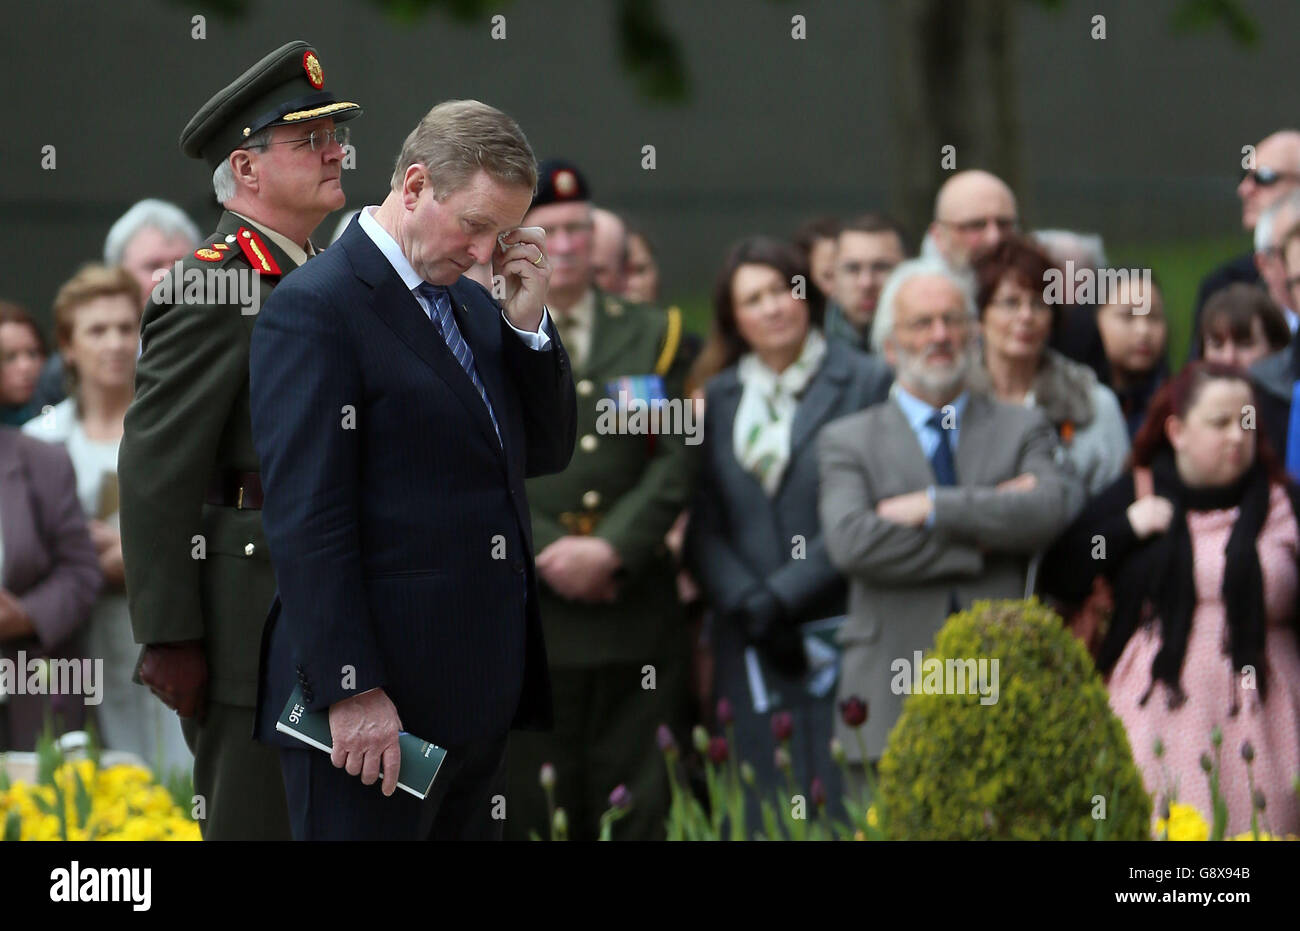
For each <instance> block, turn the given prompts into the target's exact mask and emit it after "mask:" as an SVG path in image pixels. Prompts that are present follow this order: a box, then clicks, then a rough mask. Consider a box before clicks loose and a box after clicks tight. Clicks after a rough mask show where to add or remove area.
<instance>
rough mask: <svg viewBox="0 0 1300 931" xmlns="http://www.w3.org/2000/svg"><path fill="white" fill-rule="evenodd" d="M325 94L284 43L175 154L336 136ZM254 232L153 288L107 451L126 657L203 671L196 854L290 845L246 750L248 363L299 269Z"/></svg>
mask: <svg viewBox="0 0 1300 931" xmlns="http://www.w3.org/2000/svg"><path fill="white" fill-rule="evenodd" d="M324 85H325V70H324V68H323V67H322V65H321V61H320V57H319V55H318V54H317V52H316V50H315V49H314V48H312V46H311V45H310V44H309V43H307V42H303V41H301V40H298V41H294V42H288V43H285V44H284V45H282V46H280V47H279V48H277V49H276V50H275V51H273V52H270V53H269V54H267V55H265V56H263V57H262V59H261V60H259V61H258V62H257V63H256V64H254V65H253V66H252V67H250V68H248V69H247V70H245V71H244V72H243V73H242V74H240V75H239V77H237V78H236V79H235V80H234V81H232V82H231V83H230V84H228V85H226V86H225V87H223V88H221V89H220V90H218V91H217V92H216V93H215V94H213V95H212V96H211V97H210V98H209V99H208V100H207V102H206V103H204V104H203V106H202V107H200V108H199V110H198V111H197V112H196V113H195V114H194V116H193V117H191V119H190V121H189V123H188V124H187V125H186V126H185V129H184V130H182V131H181V137H180V147H181V151H182V152H183V153H184V154H185V155H187V156H189V157H190V158H198V159H203V160H204V161H205V162H206V163H207V165H208V168H209V170H213V169H215V168H217V167H218V166H219V165H221V164H223V163H225V162H227V161H228V159H229V157H230V154H231V153H232V152H233V151H234V150H235V149H237V148H239V147H241V146H246V145H247V142H248V141H249V140H252V139H256V137H257V135H258V133H259V132H261V131H262V130H264V129H269V128H270V127H273V126H304V127H305V126H308V125H310V124H311V123H312V121H313V120H316V119H320V118H324V117H327V116H328V117H330V118H332V119H333V120H334V122H335V123H336V124H337V123H342V122H345V121H347V120H350V119H352V118H353V117H355V116H357V115H359V114H360V113H361V107H360V106H359V105H357V104H355V103H352V102H350V101H341V100H337V99H336V98H335V97H334V94H333V93H332V92H331V91H327V90H325V89H324ZM332 139H333V137H331V141H332ZM291 141H293V142H296V143H298V145H299V146H300V147H301V146H302V145H303V144H306V145H310V147H311V151H313V152H315V151H316V148H317V144H318V143H317V141H316V136H315V131H313V133H312V134H311V135H308V136H307V137H306V138H305V139H298V140H291ZM322 141H323V140H322ZM324 144H326V145H328V144H329V142H325V143H324ZM255 219H256V217H255V216H254V217H253V218H247V217H241V216H239V215H237V214H234V213H231V212H229V211H227V212H226V213H224V214H223V215H222V217H221V221H220V223H219V224H218V225H217V230H216V232H215V233H213V234H212V236H211V237H210V238H208V239H207V240H204V241H203V242H201V243H200V244H199V248H197V249H195V250H194V253H193V255H191V256H189V257H187V258H186V259H185V260H184V262H183V263H182V264H181V265H180V267H179V269H173V271H172V272H171V273H170V278H169V279H164V281H163V282H162V283H161V288H155V290H154V295H153V300H152V301H151V302H150V304H149V306H148V307H147V308H145V312H144V319H143V320H142V321H141V345H142V349H143V354H142V355H141V357H140V361H139V363H138V364H137V366H136V380H135V399H134V401H132V403H131V406H130V408H129V409H128V410H127V412H126V424H125V432H124V433H123V436H122V443H121V446H120V447H119V451H118V482H119V485H120V490H121V520H122V556H123V560H124V563H125V568H126V594H127V600H128V602H129V604H130V608H131V626H132V628H133V630H134V633H135V639H136V642H137V643H142V644H146V645H148V644H163V643H183V642H187V641H196V640H197V641H201V642H202V644H203V649H204V655H205V658H206V661H207V668H208V683H207V704H206V706H205V707H206V715H205V716H204V719H203V722H202V723H199V721H198V720H196V719H182V720H181V726H182V729H183V730H184V732H185V739H186V741H187V742H188V743H189V746H190V749H191V750H192V751H193V752H194V792H195V794H196V795H197V796H199V797H200V800H199V801H198V802H197V803H196V805H195V808H196V809H199V806H200V805H201V806H202V807H201V810H195V811H194V812H193V813H194V815H195V817H197V818H199V819H200V820H199V825H200V828H201V830H202V832H203V838H204V840H260V839H265V840H290V839H291V834H290V831H289V816H288V812H287V809H286V805H285V798H284V782H283V780H282V778H281V775H280V761H279V755H278V753H277V752H276V751H275V750H274V749H273V748H271V747H269V746H266V745H264V744H259V743H255V742H254V741H253V718H254V711H255V708H256V704H257V681H258V662H259V660H260V654H261V645H262V626H263V622H264V621H265V620H266V614H267V610H268V609H269V608H270V606H271V601H272V599H273V598H274V595H275V574H274V572H273V570H272V568H271V560H270V553H269V552H268V550H267V545H266V538H265V537H264V536H263V534H262V519H261V511H260V507H261V495H262V491H261V477H260V474H259V469H258V460H257V453H256V451H255V450H254V448H253V437H252V425H251V423H250V416H249V406H248V349H249V338H250V336H251V335H252V332H253V324H254V322H255V321H256V320H257V311H258V310H259V309H260V308H261V306H262V305H263V304H264V303H266V299H267V298H268V297H269V296H270V294H271V289H272V288H274V287H275V286H276V284H277V283H278V282H279V280H280V278H281V276H282V275H287V274H288V273H289V272H291V271H292V270H293V269H294V268H296V267H297V266H298V264H299V263H300V262H302V261H305V260H306V258H307V255H306V253H305V252H304V251H303V250H302V248H301V247H300V246H298V245H295V244H294V242H293V241H291V240H290V239H289V238H288V237H285V236H283V235H281V234H280V233H277V232H274V231H273V230H271V229H269V228H267V227H264V226H259V225H258V224H257V223H256V222H254V221H255ZM277 240H279V241H278V242H277ZM309 248H310V247H309ZM286 250H288V251H286ZM178 278H179V280H177V279H178ZM169 286H170V287H169ZM164 292H169V293H164ZM254 295H255V297H254ZM137 681H138V673H137Z"/></svg>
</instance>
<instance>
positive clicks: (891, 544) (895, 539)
mask: <svg viewBox="0 0 1300 931" xmlns="http://www.w3.org/2000/svg"><path fill="white" fill-rule="evenodd" d="M1056 444H1057V438H1056V434H1055V432H1054V431H1053V430H1052V428H1051V425H1050V424H1049V423H1048V422H1047V419H1046V418H1045V417H1044V416H1043V414H1042V412H1040V411H1038V410H1035V409H1030V408H1025V407H1018V406H1016V407H1013V406H1011V405H1007V404H1001V403H998V402H996V401H993V400H991V399H989V398H987V397H985V396H983V395H978V394H972V395H971V398H970V403H969V404H968V405H967V407H966V413H965V417H964V419H963V420H962V423H961V425H960V433H959V436H958V446H957V449H956V453H955V458H956V465H957V477H958V484H957V485H955V486H950V487H937V488H936V489H935V500H934V525H933V527H931V528H916V527H904V526H900V525H898V524H893V523H890V522H888V521H885V520H882V519H881V518H879V517H877V516H876V511H875V508H876V504H877V503H878V502H879V501H881V500H882V499H884V498H890V497H893V496H895V495H901V494H905V493H907V492H913V491H919V490H923V489H925V488H927V487H928V486H930V485H933V484H934V483H935V479H934V474H933V471H932V470H931V468H930V463H929V461H928V460H927V459H926V458H925V455H924V453H922V451H921V445H920V442H919V441H918V440H917V438H916V434H915V433H913V432H912V428H911V426H910V425H909V424H908V423H907V419H906V418H905V417H904V416H903V412H902V409H901V408H900V407H899V406H898V404H897V403H896V402H895V401H893V400H892V399H891V400H888V401H886V402H884V403H883V404H877V405H876V406H874V407H872V408H869V409H868V410H865V411H863V412H861V413H859V414H854V415H852V416H849V417H845V418H842V419H840V420H837V421H835V422H834V423H831V424H828V425H827V426H826V428H825V429H824V430H823V431H822V433H821V437H820V439H819V443H818V458H819V461H820V466H821V497H820V512H821V522H822V529H823V532H824V533H825V535H826V547H827V552H828V553H829V554H830V558H831V561H832V562H833V563H834V564H835V565H836V566H837V567H838V568H839V569H840V570H841V571H842V572H844V573H845V575H847V576H848V578H849V618H848V621H847V622H846V623H845V625H844V628H843V629H842V630H841V633H840V639H841V641H842V642H843V644H844V647H845V653H844V658H843V666H842V671H841V675H840V686H839V689H840V697H841V699H843V698H846V697H848V696H849V695H857V696H859V697H861V698H864V699H866V700H867V702H868V704H869V708H870V717H869V719H868V722H867V725H866V730H865V734H866V739H867V753H868V755H869V756H870V757H871V758H873V759H876V758H878V757H879V756H880V753H881V751H882V749H883V748H884V744H885V739H886V737H887V736H888V734H889V731H890V729H891V728H892V727H893V725H894V722H895V721H896V720H897V719H898V715H899V714H900V713H901V711H902V707H903V698H904V697H905V696H904V695H902V694H897V695H896V694H894V692H893V691H892V690H891V687H890V683H891V680H892V679H893V678H894V676H895V673H894V671H893V669H892V667H893V663H894V660H896V659H905V660H907V661H908V663H909V664H910V663H911V662H912V659H913V651H914V650H922V651H925V650H929V649H931V648H932V647H933V645H934V635H935V634H936V633H937V632H938V630H939V628H940V627H941V626H942V625H943V622H944V621H945V620H946V619H947V617H948V611H949V608H950V605H951V599H952V597H953V596H954V595H955V596H956V599H957V602H958V604H959V605H960V606H961V607H962V608H963V609H964V608H968V607H970V605H971V604H972V603H973V602H975V601H977V600H980V599H986V598H1020V597H1022V596H1023V595H1024V594H1025V587H1026V571H1027V569H1028V565H1029V562H1030V559H1031V557H1032V556H1033V555H1034V554H1035V553H1037V552H1039V551H1040V550H1043V549H1045V548H1046V547H1047V545H1048V544H1050V543H1051V542H1052V540H1053V539H1054V538H1055V537H1056V536H1057V534H1059V533H1060V531H1061V530H1063V529H1064V528H1065V526H1066V524H1067V523H1068V521H1069V516H1070V515H1071V514H1073V513H1075V512H1076V511H1077V510H1078V508H1079V507H1080V506H1081V504H1082V498H1083V489H1082V487H1081V486H1080V485H1079V483H1078V482H1077V480H1076V479H1075V478H1073V477H1072V475H1069V474H1065V473H1063V472H1062V471H1061V470H1060V469H1059V468H1058V467H1057V465H1056V462H1055V458H1054V455H1053V453H1054V450H1055V448H1056ZM1024 472H1032V473H1033V474H1034V475H1035V476H1036V477H1037V479H1038V485H1037V487H1036V488H1035V489H1034V490H1033V491H1028V492H999V491H997V490H996V487H995V486H996V485H997V484H998V483H999V482H1003V481H1006V480H1007V479H1011V478H1015V477H1016V476H1017V475H1020V474H1021V473H1024ZM836 729H837V731H836V733H837V736H838V737H839V738H840V740H841V742H842V743H843V744H844V747H845V750H846V751H847V752H848V754H849V756H850V757H851V758H854V759H857V758H858V757H860V753H859V751H858V744H857V740H856V738H855V737H854V735H853V734H852V733H851V732H850V731H848V729H846V728H845V727H844V726H843V724H842V723H841V722H839V721H838V720H837V722H836Z"/></svg>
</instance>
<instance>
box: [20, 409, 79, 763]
mask: <svg viewBox="0 0 1300 931" xmlns="http://www.w3.org/2000/svg"><path fill="white" fill-rule="evenodd" d="M0 534H3V540H4V576H3V585H4V588H5V589H6V590H7V591H9V592H10V593H11V594H12V595H13V596H14V597H15V598H17V599H18V601H19V602H21V603H22V606H23V610H24V611H26V612H27V616H28V617H29V618H31V621H32V626H33V627H34V628H35V635H34V636H32V637H25V638H21V639H18V640H8V641H5V642H3V643H0V657H3V658H5V659H8V660H11V661H12V660H16V659H17V656H18V653H19V652H20V651H21V652H22V653H23V654H25V657H26V658H27V659H35V658H37V657H46V658H50V659H72V658H74V657H82V656H84V652H83V651H82V650H81V649H80V639H79V638H78V637H77V636H76V635H77V633H78V631H79V630H80V628H81V627H82V626H83V625H84V624H85V623H86V621H87V620H89V618H90V609H91V607H92V606H93V605H94V603H95V597H96V596H97V595H98V594H99V588H100V585H101V583H102V577H101V575H100V572H99V558H98V556H97V555H96V554H95V547H94V544H92V543H91V541H90V535H89V533H88V532H87V531H86V518H85V515H84V514H82V511H81V502H80V501H78V500H77V481H76V476H75V474H74V473H73V471H72V460H70V459H69V458H68V453H67V451H66V450H65V449H64V448H63V447H62V446H55V445H52V444H50V443H43V442H41V441H40V440H37V439H33V438H32V437H29V436H27V435H25V434H23V433H21V432H20V431H18V430H16V429H13V428H10V427H5V428H2V429H0ZM18 674H19V675H21V676H23V677H24V678H25V677H26V671H25V670H18ZM98 684H99V685H102V682H101V683H98ZM52 712H53V713H55V714H57V715H59V716H60V719H61V722H62V724H63V725H64V727H63V728H62V729H75V728H77V727H80V726H81V723H82V721H83V720H84V718H85V700H84V696H80V695H57V696H46V695H39V694H38V695H31V694H21V695H19V694H15V695H10V696H8V698H7V701H6V702H5V703H4V704H0V717H3V718H4V721H3V723H4V725H5V726H4V727H0V741H2V740H3V732H4V731H8V739H9V743H10V747H9V749H17V750H31V749H33V748H34V746H35V744H36V737H37V735H38V734H39V733H40V731H41V728H42V726H43V723H44V719H45V716H46V715H47V714H49V713H52ZM56 732H61V730H59V729H57V728H56ZM3 749H6V748H5V747H4V746H3V745H0V750H3Z"/></svg>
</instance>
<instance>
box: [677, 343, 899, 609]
mask: <svg viewBox="0 0 1300 931" xmlns="http://www.w3.org/2000/svg"><path fill="white" fill-rule="evenodd" d="M892 381H893V374H892V373H891V372H890V370H889V367H888V366H887V365H885V364H884V363H883V362H882V361H880V360H879V359H876V358H873V357H871V356H868V355H866V354H864V353H860V352H858V351H856V350H854V349H851V348H849V347H848V346H845V345H842V344H840V343H836V342H832V343H829V344H828V346H827V352H826V358H825V360H824V361H823V363H822V366H821V368H820V369H818V371H817V373H816V374H815V375H814V376H813V378H812V380H811V381H810V382H809V383H808V388H807V390H806V391H805V392H804V395H803V397H802V398H801V399H800V401H799V408H798V410H797V412H796V413H795V418H794V423H793V425H792V426H791V430H790V460H789V463H788V465H787V467H786V470H785V473H784V475H783V476H782V478H781V485H780V487H779V488H778V489H777V493H776V495H775V496H774V497H771V498H769V497H768V496H767V494H766V493H765V492H764V491H763V488H762V486H760V485H759V483H758V480H757V479H755V478H754V476H753V475H752V474H750V473H749V472H748V471H746V470H745V469H744V467H742V466H741V465H740V463H739V462H737V461H736V455H735V452H734V451H733V443H732V431H733V428H734V425H735V422H736V409H737V407H738V406H739V405H740V395H741V391H742V386H741V384H740V379H739V378H738V377H737V374H736V367H735V366H732V367H731V368H728V369H726V370H725V371H723V372H721V373H719V374H718V375H717V376H716V377H715V378H714V379H713V380H712V381H710V382H709V386H708V391H707V394H706V403H705V407H704V417H705V420H704V442H703V461H702V466H701V469H700V475H699V484H698V490H697V495H696V500H695V504H694V506H693V508H692V511H691V528H690V533H689V534H688V538H687V559H688V561H689V563H690V566H691V570H692V572H693V573H694V574H695V577H696V579H697V581H699V583H700V584H701V585H702V586H703V588H704V591H705V592H706V594H707V595H708V597H709V601H710V603H711V604H712V606H713V607H714V608H715V609H717V610H718V612H719V613H721V614H726V613H727V612H729V611H731V610H733V609H734V608H735V607H737V606H738V605H739V604H740V602H741V601H742V600H743V599H744V598H745V596H746V595H747V594H748V593H749V592H750V591H751V590H752V589H754V588H755V587H756V586H758V585H760V584H766V585H767V586H768V587H769V588H770V589H771V590H772V593H773V594H774V595H776V597H777V599H778V600H779V601H780V602H781V604H782V606H783V607H784V608H785V610H786V614H787V615H788V616H789V617H791V618H793V619H795V620H797V621H806V620H814V619H816V618H818V617H826V616H828V615H832V614H838V613H841V612H842V611H843V610H844V608H843V604H844V584H843V579H842V577H841V576H840V574H839V572H838V571H837V570H836V569H835V567H834V566H833V565H831V562H830V559H829V557H828V556H827V553H826V543H825V539H824V537H823V535H822V532H821V526H820V522H819V521H818V519H817V456H816V448H815V446H814V442H813V441H814V440H815V439H816V437H817V432H818V431H819V430H820V429H821V428H822V426H823V425H824V424H826V423H827V422H829V421H831V420H834V419H835V418H837V417H842V416H844V415H846V414H850V413H853V412H854V411H860V410H862V409H863V408H865V407H868V406H870V405H872V404H876V403H878V402H880V401H883V400H884V399H885V398H886V397H887V396H888V392H889V385H890V383H891V382H892ZM796 535H797V536H800V537H802V539H803V542H804V547H805V549H804V556H803V558H802V559H793V558H791V553H792V550H793V548H794V538H795V537H796Z"/></svg>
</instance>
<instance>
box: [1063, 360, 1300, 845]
mask: <svg viewBox="0 0 1300 931" xmlns="http://www.w3.org/2000/svg"><path fill="white" fill-rule="evenodd" d="M1254 411H1255V401H1254V397H1253V394H1252V391H1251V387H1250V384H1249V382H1247V381H1246V379H1245V377H1244V376H1243V375H1242V374H1241V372H1240V371H1239V370H1237V369H1235V368H1231V367H1228V366H1224V365H1221V364H1217V363H1206V362H1200V363H1196V364H1194V365H1191V366H1188V368H1187V369H1186V370H1184V371H1183V372H1182V373H1181V374H1180V375H1179V376H1178V377H1177V378H1174V379H1172V380H1171V381H1170V382H1168V383H1167V384H1166V385H1165V386H1163V387H1162V388H1161V390H1160V392H1159V393H1158V394H1157V395H1156V397H1155V398H1154V399H1153V400H1152V403H1151V407H1150V409H1149V412H1148V415H1147V419H1146V422H1145V423H1144V424H1143V426H1142V428H1141V430H1140V431H1139V432H1138V435H1137V437H1136V439H1135V440H1134V444H1133V454H1132V461H1133V465H1134V466H1135V467H1137V468H1138V469H1146V470H1149V475H1150V478H1151V485H1152V486H1153V488H1154V493H1153V494H1150V495H1147V496H1144V497H1140V498H1137V496H1136V492H1135V488H1136V483H1135V480H1134V475H1133V471H1132V470H1130V471H1128V472H1127V473H1126V474H1125V475H1123V476H1121V477H1120V478H1119V479H1118V480H1117V481H1116V482H1115V483H1114V484H1112V485H1111V486H1110V487H1109V488H1107V489H1106V490H1105V491H1103V492H1102V493H1101V494H1100V495H1098V497H1097V498H1096V499H1094V500H1093V501H1092V502H1090V503H1089V505H1088V506H1087V507H1086V508H1085V509H1084V511H1083V513H1082V514H1081V515H1080V516H1079V517H1078V519H1076V521H1075V522H1074V524H1073V525H1072V526H1071V527H1070V528H1069V529H1068V530H1067V531H1066V532H1065V534H1064V535H1063V536H1062V537H1061V539H1060V540H1059V541H1058V542H1057V544H1056V545H1055V546H1054V547H1053V548H1052V551H1051V552H1050V553H1049V554H1048V555H1047V558H1046V559H1045V560H1044V566H1043V580H1044V587H1045V588H1046V589H1047V591H1049V592H1051V593H1052V594H1054V595H1057V596H1059V597H1061V598H1062V599H1064V600H1065V601H1067V602H1074V603H1077V602H1079V601H1081V600H1082V599H1083V598H1084V597H1086V596H1087V593H1088V592H1089V591H1090V589H1091V586H1092V580H1093V577H1094V576H1096V575H1097V574H1098V573H1102V574H1104V575H1105V576H1106V577H1107V578H1108V579H1109V581H1110V582H1111V585H1112V587H1113V589H1114V596H1115V612H1114V617H1113V619H1112V621H1111V625H1110V629H1109V630H1108V631H1107V634H1106V637H1105V639H1104V641H1103V643H1102V646H1101V649H1100V652H1099V655H1098V658H1097V665H1098V668H1099V669H1100V670H1101V672H1102V673H1103V675H1106V676H1107V677H1108V678H1107V684H1108V687H1109V689H1110V704H1111V708H1112V709H1113V710H1114V711H1115V714H1116V715H1118V716H1119V718H1120V720H1121V721H1123V722H1124V726H1125V728H1126V729H1127V731H1128V736H1129V743H1130V745H1131V746H1132V749H1133V758H1134V759H1135V760H1136V762H1137V765H1138V769H1139V770H1140V771H1141V773H1142V778H1143V781H1144V782H1145V784H1146V787H1147V790H1148V791H1149V792H1150V793H1151V794H1152V796H1153V798H1154V799H1155V800H1156V802H1157V804H1156V805H1155V806H1154V808H1155V813H1156V815H1157V816H1158V814H1159V812H1160V810H1161V808H1162V807H1163V806H1162V805H1161V804H1160V803H1161V801H1162V800H1165V799H1168V800H1177V801H1180V802H1184V803H1187V804H1190V805H1192V806H1194V807H1195V808H1196V809H1197V810H1199V811H1200V812H1201V814H1202V815H1203V816H1204V817H1205V819H1206V821H1207V822H1210V821H1211V820H1212V818H1213V805H1212V803H1211V796H1210V788H1209V782H1208V776H1207V774H1206V773H1205V772H1204V770H1203V768H1202V757H1203V756H1206V755H1208V758H1209V759H1210V760H1214V759H1215V757H1216V752H1215V747H1214V746H1213V743H1212V736H1211V735H1212V734H1213V733H1214V731H1215V729H1216V728H1217V729H1218V732H1219V733H1220V734H1221V735H1222V744H1221V748H1220V751H1219V757H1220V777H1219V778H1220V792H1221V794H1222V795H1223V797H1224V799H1225V801H1226V802H1227V806H1228V824H1227V834H1228V835H1229V836H1231V835H1234V834H1240V833H1244V832H1247V831H1249V830H1250V827H1251V814H1252V805H1258V804H1259V803H1260V802H1263V804H1264V807H1263V809H1262V810H1261V811H1260V812H1259V817H1260V824H1261V829H1264V828H1267V830H1268V831H1269V832H1270V833H1273V834H1294V833H1300V805H1297V798H1296V793H1295V791H1294V790H1293V788H1292V780H1293V779H1294V778H1295V777H1296V776H1297V775H1300V652H1297V631H1298V630H1300V617H1298V616H1297V610H1296V595H1297V553H1298V552H1300V545H1298V538H1300V533H1298V531H1297V522H1296V514H1297V513H1300V508H1298V507H1297V492H1296V489H1295V487H1294V486H1293V485H1292V484H1291V483H1290V482H1289V481H1288V479H1287V478H1286V475H1285V473H1284V472H1283V470H1282V468H1281V466H1280V465H1279V463H1278V460H1277V457H1276V456H1275V455H1274V454H1273V453H1272V451H1271V450H1270V449H1269V448H1268V446H1267V443H1266V441H1265V440H1264V437H1263V436H1261V435H1259V434H1258V433H1257V432H1256V430H1255V429H1254V426H1255V425H1254V416H1255V415H1254ZM1135 498H1136V500H1135ZM1102 546H1104V551H1103V550H1102V549H1101V548H1100V547H1102ZM1103 552H1104V558H1099V557H1100V554H1102V553H1103ZM1157 751H1160V752H1157ZM1248 758H1249V760H1250V762H1249V763H1248ZM1252 779H1253V789H1254V791H1253V792H1252Z"/></svg>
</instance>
